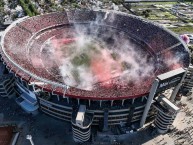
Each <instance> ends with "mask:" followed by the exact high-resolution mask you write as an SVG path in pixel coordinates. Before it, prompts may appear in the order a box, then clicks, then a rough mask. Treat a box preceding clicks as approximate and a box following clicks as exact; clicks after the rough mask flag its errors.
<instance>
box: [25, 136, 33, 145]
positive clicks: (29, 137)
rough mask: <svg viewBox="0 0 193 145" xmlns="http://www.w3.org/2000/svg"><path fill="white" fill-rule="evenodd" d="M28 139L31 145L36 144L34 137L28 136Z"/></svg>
mask: <svg viewBox="0 0 193 145" xmlns="http://www.w3.org/2000/svg"><path fill="white" fill-rule="evenodd" d="M26 139H28V140H29V141H30V143H31V145H34V142H33V140H32V136H31V135H26Z"/></svg>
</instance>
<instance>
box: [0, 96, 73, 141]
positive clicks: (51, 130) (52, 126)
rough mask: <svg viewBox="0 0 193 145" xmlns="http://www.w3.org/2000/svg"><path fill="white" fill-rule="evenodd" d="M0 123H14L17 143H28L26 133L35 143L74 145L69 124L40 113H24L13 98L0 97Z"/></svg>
mask: <svg viewBox="0 0 193 145" xmlns="http://www.w3.org/2000/svg"><path fill="white" fill-rule="evenodd" d="M0 114H1V115H0V116H1V117H0V120H1V122H0V124H1V125H3V124H16V125H18V126H19V131H20V136H19V140H18V142H17V145H30V142H29V140H27V139H26V135H27V134H30V135H32V139H33V141H34V144H35V145H75V143H74V142H73V140H72V131H71V125H70V124H69V123H66V122H63V121H60V120H57V119H54V118H52V117H49V116H47V115H44V114H42V113H39V114H38V115H37V116H35V117H33V116H31V115H28V114H26V113H25V112H24V111H23V110H22V109H21V108H20V107H19V106H18V105H17V104H16V103H15V102H14V100H13V99H7V98H1V97H0Z"/></svg>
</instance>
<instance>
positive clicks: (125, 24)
mask: <svg viewBox="0 0 193 145" xmlns="http://www.w3.org/2000/svg"><path fill="white" fill-rule="evenodd" d="M105 15H106V14H105V13H103V12H97V13H96V12H90V11H71V12H70V11H69V12H64V13H52V14H46V15H44V16H37V17H32V18H26V19H24V20H23V21H22V22H20V23H19V24H17V25H15V26H14V27H12V28H11V29H10V30H9V31H8V32H7V33H6V35H5V39H4V48H5V49H6V52H7V53H8V54H9V56H10V57H11V58H12V59H13V60H14V62H15V63H17V64H18V65H20V66H21V67H23V68H24V69H26V70H28V71H30V72H31V74H35V75H36V76H39V77H41V78H44V79H47V80H51V81H53V82H58V81H59V79H60V78H59V77H56V74H52V73H48V71H47V70H46V69H47V68H46V66H45V65H41V67H37V66H35V65H34V64H33V60H32V59H31V58H34V57H35V59H36V58H37V60H38V58H40V59H42V58H41V57H43V56H42V54H41V52H40V50H41V49H42V46H43V44H44V42H45V41H46V40H48V39H50V38H51V37H53V36H58V35H62V34H64V33H65V31H67V28H65V29H63V27H58V26H59V25H60V24H68V23H69V22H74V23H78V22H81V23H84V22H85V23H88V21H97V22H96V23H95V24H98V25H100V24H102V25H106V26H107V25H109V27H114V28H116V29H118V30H120V31H123V32H126V34H132V37H136V38H140V40H143V41H144V42H145V43H147V44H148V45H149V46H150V48H152V50H153V51H154V52H155V54H156V53H157V52H159V51H161V50H163V49H165V48H168V47H171V46H173V45H175V44H177V43H178V42H179V40H178V39H177V38H175V37H174V36H172V35H171V34H170V33H168V32H166V31H165V30H163V29H162V28H159V27H157V26H156V25H153V24H150V23H149V22H146V21H145V20H141V19H138V18H136V17H133V16H127V15H120V14H114V15H113V18H112V14H111V15H110V16H109V17H108V15H107V16H105ZM104 18H105V19H104ZM115 20H116V21H115ZM110 21H114V23H112V22H110ZM19 26H22V27H23V28H25V29H22V27H19ZM106 26H105V27H106ZM51 27H52V28H51ZM46 28H47V30H46ZM26 30H29V31H26ZM45 30H46V31H45ZM98 30H100V31H103V29H102V27H101V29H98ZM29 32H32V33H29ZM103 33H104V32H103ZM32 34H34V35H32ZM31 38H33V39H31ZM29 40H30V41H29ZM172 51H174V52H172ZM172 51H171V52H172V54H174V55H176V56H177V55H178V53H180V52H184V55H185V56H187V55H188V53H187V52H186V50H185V49H184V48H183V45H179V46H177V47H176V48H175V49H173V50H172ZM2 56H3V59H5V60H6V63H7V65H8V66H9V67H10V68H11V69H12V70H13V71H14V72H15V73H17V74H18V75H19V76H20V77H22V78H24V80H30V76H29V75H26V74H25V73H24V72H23V71H22V70H20V71H18V68H17V67H16V66H13V65H12V64H11V63H10V62H9V60H7V58H6V56H4V54H2ZM18 56H19V57H18ZM170 57H173V55H172V56H170ZM188 58H189V57H184V56H183V57H182V58H180V59H182V60H183V61H182V63H183V64H182V65H187V64H188V63H189V60H188ZM44 59H48V58H46V57H45V58H44ZM165 71H167V69H166V68H164V67H163V68H159V72H157V74H160V72H165ZM153 79H154V77H152V78H149V79H146V80H145V81H141V82H137V83H133V84H132V85H131V84H128V85H124V86H120V85H112V86H110V87H104V86H100V85H99V86H97V87H96V88H95V89H94V90H93V91H86V90H81V89H77V88H74V87H71V88H69V89H68V90H67V92H66V94H68V95H69V96H72V97H79V96H82V97H83V98H99V99H105V98H106V99H108V98H114V99H116V98H128V97H130V98H132V97H137V96H139V95H143V94H146V93H148V91H149V89H150V87H151V84H152V82H153ZM60 83H61V82H60ZM42 88H43V89H45V90H46V91H50V92H52V91H53V89H54V92H56V93H59V94H62V93H63V92H64V89H63V88H60V87H58V88H54V86H52V84H47V85H44V86H43V87H42Z"/></svg>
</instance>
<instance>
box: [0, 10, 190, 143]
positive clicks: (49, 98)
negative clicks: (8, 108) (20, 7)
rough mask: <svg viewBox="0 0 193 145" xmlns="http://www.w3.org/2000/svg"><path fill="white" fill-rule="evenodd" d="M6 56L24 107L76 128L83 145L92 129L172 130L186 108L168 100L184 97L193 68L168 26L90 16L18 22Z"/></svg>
mask: <svg viewBox="0 0 193 145" xmlns="http://www.w3.org/2000/svg"><path fill="white" fill-rule="evenodd" d="M1 57H2V61H3V63H4V65H5V66H6V69H7V70H9V72H10V73H11V74H13V75H14V80H15V82H14V83H15V85H14V90H15V91H16V92H17V96H18V97H17V98H16V102H17V103H18V104H20V105H21V107H22V108H23V109H24V110H26V111H27V112H29V113H34V114H35V113H36V112H37V110H39V111H41V112H43V113H46V114H48V115H50V116H51V117H55V118H58V119H61V120H64V121H68V122H71V123H72V131H73V138H74V140H75V141H76V142H86V141H88V140H90V138H91V136H92V131H91V128H92V126H95V127H96V126H98V128H99V130H101V131H103V132H106V131H108V130H109V129H112V128H113V127H114V126H118V125H120V124H121V125H122V124H123V125H125V126H127V127H131V126H133V125H134V124H135V126H140V127H142V126H143V125H144V123H147V122H149V121H152V120H155V125H156V126H157V127H158V129H159V130H160V132H165V131H167V129H168V125H171V123H172V122H171V120H173V119H174V118H175V115H176V113H177V112H178V111H179V108H177V107H176V106H175V105H171V102H170V101H169V98H168V99H167V98H166V97H163V95H161V94H162V93H163V92H164V91H165V90H168V89H171V88H174V89H173V90H174V92H175V93H173V96H176V94H177V92H178V90H179V84H181V82H182V80H183V78H184V75H185V72H186V71H185V68H188V66H189V63H190V57H189V52H188V49H187V47H186V45H185V44H184V42H183V41H182V40H180V39H179V38H178V37H177V36H176V35H175V34H173V33H172V32H170V31H168V30H166V29H165V28H163V27H161V26H159V25H157V24H155V23H152V22H149V21H147V20H144V19H142V18H139V17H136V16H133V15H128V14H125V13H118V12H111V11H90V10H74V11H65V12H56V13H50V14H45V15H39V16H35V17H24V18H22V19H19V20H17V21H15V22H14V23H12V24H11V25H10V26H9V27H8V28H7V29H6V30H5V33H4V35H3V37H2V38H1ZM166 76H167V77H166ZM168 79H169V80H170V81H169V83H168ZM157 80H158V81H157ZM166 80H167V83H166V82H164V81H166ZM156 81H157V82H156ZM155 82H156V83H157V84H156V83H155ZM163 82H164V83H163ZM155 84H156V85H157V87H156V88H154V87H155ZM158 86H159V87H158ZM152 88H154V89H152ZM156 89H157V90H156ZM160 96H161V97H160ZM157 98H159V99H157ZM152 100H154V101H152ZM152 102H155V103H154V104H153V103H152ZM160 102H162V103H160ZM163 102H164V103H165V104H164V103H163ZM160 105H163V106H162V107H161V108H162V111H161V109H159V108H160V107H159V106H160ZM168 106H169V107H168ZM163 108H165V110H164V111H163ZM171 110H172V111H171ZM166 112H167V113H166ZM171 112H172V113H173V115H171ZM168 114H170V115H168ZM159 118H161V119H159ZM163 118H165V119H166V120H164V121H163ZM156 122H157V123H156ZM160 122H162V123H160ZM132 129H135V128H132Z"/></svg>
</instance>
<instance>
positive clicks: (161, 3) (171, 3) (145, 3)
mask: <svg viewBox="0 0 193 145" xmlns="http://www.w3.org/2000/svg"><path fill="white" fill-rule="evenodd" d="M141 4H144V5H174V4H177V2H141Z"/></svg>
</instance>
